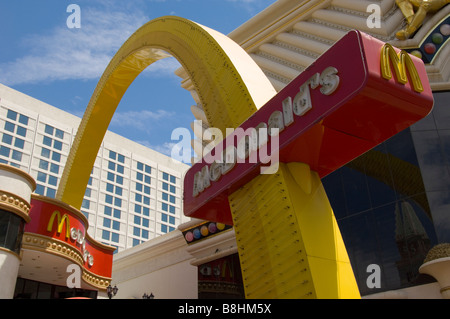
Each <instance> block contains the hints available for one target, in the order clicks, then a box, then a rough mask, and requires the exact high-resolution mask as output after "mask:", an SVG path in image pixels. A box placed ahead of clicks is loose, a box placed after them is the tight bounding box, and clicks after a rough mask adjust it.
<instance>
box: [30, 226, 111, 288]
mask: <svg viewBox="0 0 450 319" xmlns="http://www.w3.org/2000/svg"><path fill="white" fill-rule="evenodd" d="M22 249H30V250H34V251H41V252H45V253H50V254H53V255H57V256H60V257H63V258H66V259H68V260H70V261H73V262H75V263H77V264H78V265H79V266H80V268H81V269H82V272H83V273H82V276H81V278H82V279H83V280H84V281H85V282H86V283H88V284H89V285H91V286H93V287H95V288H97V289H100V290H106V287H108V285H109V284H110V282H111V278H108V277H103V276H99V275H96V274H94V273H92V272H90V271H89V270H87V269H86V268H85V267H84V260H83V256H82V254H81V253H80V252H79V251H78V250H77V249H76V248H74V247H72V246H71V245H68V244H67V243H65V242H63V241H60V240H57V239H53V238H50V237H47V236H43V235H38V234H32V233H24V236H23V241H22Z"/></svg>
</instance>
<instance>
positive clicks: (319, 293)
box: [229, 163, 360, 299]
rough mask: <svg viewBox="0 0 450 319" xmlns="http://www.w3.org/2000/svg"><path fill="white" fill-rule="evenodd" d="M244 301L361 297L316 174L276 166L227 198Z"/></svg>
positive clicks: (297, 167)
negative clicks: (243, 290)
mask: <svg viewBox="0 0 450 319" xmlns="http://www.w3.org/2000/svg"><path fill="white" fill-rule="evenodd" d="M229 202H230V207H231V211H232V215H233V221H234V228H235V232H236V241H237V246H238V252H239V258H240V262H241V270H242V277H243V284H244V289H245V294H246V298H247V299H275V298H282V299H298V298H299V299H309V298H318V299H337V298H344V299H348V298H360V294H359V290H358V286H357V284H356V280H355V277H354V275H353V270H352V267H351V264H350V260H349V258H348V255H347V251H346V248H345V245H344V242H343V240H342V237H341V233H340V231H339V227H338V225H337V222H336V219H335V217H334V214H333V211H332V208H331V206H330V204H329V202H328V198H327V196H326V194H325V190H324V189H323V186H322V182H321V181H320V178H319V176H318V174H317V173H315V172H313V171H311V170H310V168H309V166H308V165H306V164H302V163H289V164H284V163H280V168H279V170H278V172H277V173H276V174H273V175H260V176H258V177H256V178H255V179H253V180H252V181H251V182H249V183H248V184H246V185H245V186H244V187H242V188H241V189H239V190H237V191H236V192H234V193H233V194H232V195H231V196H230V198H229Z"/></svg>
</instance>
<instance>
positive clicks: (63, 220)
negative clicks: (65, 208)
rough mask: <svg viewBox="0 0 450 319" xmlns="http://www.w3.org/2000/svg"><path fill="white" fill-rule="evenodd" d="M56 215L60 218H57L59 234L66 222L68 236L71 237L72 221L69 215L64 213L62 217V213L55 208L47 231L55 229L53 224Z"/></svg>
mask: <svg viewBox="0 0 450 319" xmlns="http://www.w3.org/2000/svg"><path fill="white" fill-rule="evenodd" d="M55 217H57V218H58V220H57V223H58V224H57V225H58V227H57V230H56V232H57V233H58V234H60V233H61V232H62V228H63V226H64V224H65V225H66V238H69V236H70V221H69V216H67V214H64V216H62V217H61V213H60V212H59V211H57V210H55V211H54V212H53V214H52V216H51V217H50V220H49V221H48V225H47V231H49V232H51V231H52V229H53V224H54V221H55Z"/></svg>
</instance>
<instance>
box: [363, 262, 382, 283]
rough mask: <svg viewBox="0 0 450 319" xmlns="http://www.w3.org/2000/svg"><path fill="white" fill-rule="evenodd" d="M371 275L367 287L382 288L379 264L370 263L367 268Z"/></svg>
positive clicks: (367, 280)
mask: <svg viewBox="0 0 450 319" xmlns="http://www.w3.org/2000/svg"><path fill="white" fill-rule="evenodd" d="M366 271H367V272H368V273H370V275H369V276H368V277H367V279H366V285H367V288H370V289H373V288H381V268H380V266H379V265H377V264H370V265H369V266H367V270H366Z"/></svg>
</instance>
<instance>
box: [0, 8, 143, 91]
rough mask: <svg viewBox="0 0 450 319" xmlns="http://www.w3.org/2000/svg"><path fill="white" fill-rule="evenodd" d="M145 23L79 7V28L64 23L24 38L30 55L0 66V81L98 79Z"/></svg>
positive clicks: (130, 15)
mask: <svg viewBox="0 0 450 319" xmlns="http://www.w3.org/2000/svg"><path fill="white" fill-rule="evenodd" d="M148 20H149V19H148V18H147V17H146V16H144V15H143V14H142V13H138V12H132V13H130V12H129V13H123V12H120V11H110V10H101V9H99V8H97V9H94V8H90V7H87V6H82V11H81V28H79V29H69V28H68V27H67V26H66V25H65V24H64V25H61V26H58V27H56V28H55V29H54V30H53V31H52V32H51V33H50V34H46V35H34V36H32V37H29V38H27V39H24V40H23V42H24V46H26V47H27V49H28V50H29V52H28V53H27V54H25V55H24V56H22V57H19V58H17V59H16V60H14V61H10V62H6V63H1V64H0V82H1V83H4V84H5V85H14V84H22V83H38V82H42V81H53V80H67V79H77V80H89V79H97V78H99V77H100V76H101V74H102V73H103V71H104V70H105V68H106V66H107V65H108V63H109V61H110V60H111V58H112V56H113V55H114V54H115V52H116V51H117V50H118V49H119V48H120V46H121V45H122V44H123V42H124V41H125V40H126V39H127V38H128V37H129V36H130V35H131V34H132V33H133V32H134V31H136V30H137V29H138V28H139V27H140V26H142V25H143V24H144V23H146V22H147V21H148Z"/></svg>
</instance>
